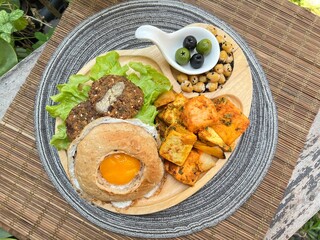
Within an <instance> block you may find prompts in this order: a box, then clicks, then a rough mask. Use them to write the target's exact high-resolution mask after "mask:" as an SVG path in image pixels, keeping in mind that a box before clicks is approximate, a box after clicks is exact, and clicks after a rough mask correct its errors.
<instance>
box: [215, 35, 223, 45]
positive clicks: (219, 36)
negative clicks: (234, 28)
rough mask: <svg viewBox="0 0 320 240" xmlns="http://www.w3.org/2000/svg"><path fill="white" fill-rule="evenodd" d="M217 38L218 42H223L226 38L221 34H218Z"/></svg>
mask: <svg viewBox="0 0 320 240" xmlns="http://www.w3.org/2000/svg"><path fill="white" fill-rule="evenodd" d="M216 39H217V40H218V43H220V44H222V43H223V42H224V41H225V40H224V38H223V37H222V36H221V35H218V36H216Z"/></svg>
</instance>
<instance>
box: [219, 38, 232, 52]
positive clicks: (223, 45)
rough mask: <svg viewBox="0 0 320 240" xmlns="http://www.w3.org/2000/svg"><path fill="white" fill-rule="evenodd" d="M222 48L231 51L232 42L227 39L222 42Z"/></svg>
mask: <svg viewBox="0 0 320 240" xmlns="http://www.w3.org/2000/svg"><path fill="white" fill-rule="evenodd" d="M222 49H223V50H225V51H226V52H227V53H232V51H233V46H232V43H230V42H227V41H226V42H224V43H222Z"/></svg>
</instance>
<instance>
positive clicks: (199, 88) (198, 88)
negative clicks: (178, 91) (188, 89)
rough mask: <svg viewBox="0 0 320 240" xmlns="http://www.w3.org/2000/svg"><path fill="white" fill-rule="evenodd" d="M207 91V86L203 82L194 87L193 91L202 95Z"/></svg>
mask: <svg viewBox="0 0 320 240" xmlns="http://www.w3.org/2000/svg"><path fill="white" fill-rule="evenodd" d="M205 90H206V86H205V84H204V83H203V82H198V83H197V84H195V85H193V91H195V92H198V93H202V92H204V91H205Z"/></svg>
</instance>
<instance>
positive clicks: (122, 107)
mask: <svg viewBox="0 0 320 240" xmlns="http://www.w3.org/2000/svg"><path fill="white" fill-rule="evenodd" d="M89 100H90V102H91V104H92V105H93V107H94V109H95V110H96V111H97V112H98V113H99V114H101V115H102V116H106V117H107V116H108V117H114V118H121V119H128V118H132V117H134V116H135V115H136V114H137V113H138V112H139V110H140V109H141V107H142V105H143V92H142V90H141V89H140V88H139V87H138V86H136V85H135V84H133V83H132V82H130V81H129V80H128V79H127V78H125V77H122V76H116V75H108V76H105V77H102V78H100V79H99V80H98V81H95V82H94V83H93V84H92V86H91V90H90V91H89Z"/></svg>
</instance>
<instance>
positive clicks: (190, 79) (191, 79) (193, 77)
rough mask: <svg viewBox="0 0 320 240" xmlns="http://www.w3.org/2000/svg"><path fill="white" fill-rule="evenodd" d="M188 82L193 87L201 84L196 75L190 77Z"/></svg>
mask: <svg viewBox="0 0 320 240" xmlns="http://www.w3.org/2000/svg"><path fill="white" fill-rule="evenodd" d="M188 80H189V81H190V82H191V83H192V85H195V84H196V83H197V82H199V78H198V76H196V75H190V76H189V79H188Z"/></svg>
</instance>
